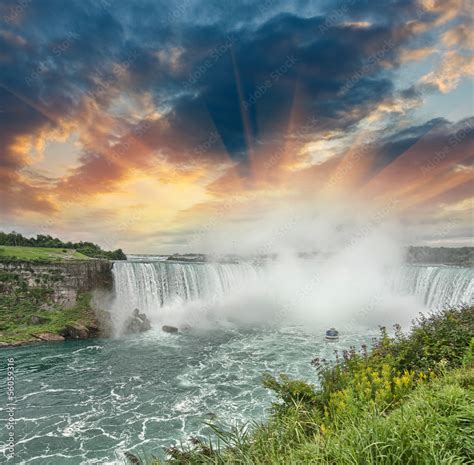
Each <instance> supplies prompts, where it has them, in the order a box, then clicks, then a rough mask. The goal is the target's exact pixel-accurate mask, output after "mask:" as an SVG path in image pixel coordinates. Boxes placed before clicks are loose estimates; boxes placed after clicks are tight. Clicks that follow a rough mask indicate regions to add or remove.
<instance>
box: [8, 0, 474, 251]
mask: <svg viewBox="0 0 474 465" xmlns="http://www.w3.org/2000/svg"><path fill="white" fill-rule="evenodd" d="M472 8H473V7H472V3H471V2H470V1H469V0H466V1H463V0H377V1H375V0H374V1H368V0H319V1H315V0H313V1H306V0H292V1H289V0H287V1H280V0H260V1H254V0H232V1H230V0H206V1H204V0H182V1H170V0H166V1H164V0H153V1H148V0H127V1H122V0H95V1H92V0H69V1H68V2H64V1H60V0H1V1H0V215H1V216H0V229H2V230H4V231H11V230H15V231H18V232H21V233H23V234H26V235H36V234H38V233H40V234H51V235H53V236H59V237H60V238H62V239H64V240H66V241H67V240H72V241H79V240H90V241H94V242H97V243H99V244H100V245H102V246H104V247H106V248H109V249H115V248H118V247H121V248H123V249H124V250H125V251H126V252H129V253H172V252H200V251H205V249H206V247H207V246H209V244H211V245H212V241H213V240H214V239H213V237H214V236H213V234H214V233H215V234H216V235H217V236H219V238H220V239H222V238H224V241H225V240H226V238H227V242H228V244H229V252H232V251H233V249H232V247H234V248H235V246H236V244H238V243H239V242H240V238H242V237H244V236H245V237H249V236H252V237H256V236H259V235H261V232H262V225H265V224H266V225H274V224H277V223H278V221H276V222H275V221H274V219H275V218H279V219H280V220H281V219H282V218H286V220H284V221H283V224H288V218H290V217H291V215H294V214H296V216H297V217H298V218H299V217H303V218H306V219H307V218H309V217H311V215H312V214H313V213H314V214H315V215H321V212H322V211H324V212H326V214H327V212H331V211H334V210H337V211H339V212H340V213H341V215H342V216H344V215H349V214H354V212H355V211H365V212H369V211H370V212H371V213H370V214H371V215H377V212H380V211H386V210H387V209H389V210H390V214H391V215H392V216H394V217H396V219H397V222H398V224H399V225H401V226H400V227H402V228H403V231H404V236H403V237H404V240H405V241H406V242H407V244H408V243H410V244H417V245H433V246H439V245H446V246H463V245H472V244H473V239H472V237H473V226H474V224H473V220H474V216H473V192H474V190H473V189H474V184H473V172H474V171H473V161H474V158H473V155H474V150H473V149H474V132H473V126H474V116H473V115H474V113H473V105H474V94H473V81H472V75H473V71H474V57H473V45H474V32H473V30H474V29H473V28H472V22H473V11H472ZM295 212H296V213H295ZM298 215H299V216H298ZM323 217H324V215H323ZM285 221H286V223H285ZM278 224H281V221H280V223H278ZM305 224H306V223H305ZM308 228H311V225H308ZM279 231H280V232H279V233H278V234H283V233H282V232H281V231H283V232H284V228H283V230H282V229H281V226H280V230H279ZM217 236H216V237H217ZM231 244H232V247H230V245H231ZM305 247H307V245H306V244H305Z"/></svg>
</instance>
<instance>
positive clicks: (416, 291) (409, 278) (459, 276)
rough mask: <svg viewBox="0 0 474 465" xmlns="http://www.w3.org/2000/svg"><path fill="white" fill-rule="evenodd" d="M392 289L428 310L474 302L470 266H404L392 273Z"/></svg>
mask: <svg viewBox="0 0 474 465" xmlns="http://www.w3.org/2000/svg"><path fill="white" fill-rule="evenodd" d="M392 289H393V291H394V292H396V293H397V294H403V295H414V296H415V297H417V298H418V299H419V300H420V301H422V303H423V304H424V305H425V306H426V307H428V308H429V309H432V310H436V309H441V308H445V307H452V306H457V305H474V268H462V267H450V266H423V265H419V266H417V265H406V266H403V267H401V268H400V269H399V270H397V272H395V273H394V276H393V277H392Z"/></svg>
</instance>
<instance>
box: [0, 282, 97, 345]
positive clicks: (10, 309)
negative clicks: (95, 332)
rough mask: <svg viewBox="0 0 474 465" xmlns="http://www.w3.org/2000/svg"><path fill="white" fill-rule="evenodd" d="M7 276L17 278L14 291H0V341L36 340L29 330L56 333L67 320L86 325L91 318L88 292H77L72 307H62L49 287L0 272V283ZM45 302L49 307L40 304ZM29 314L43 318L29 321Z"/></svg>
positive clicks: (70, 322) (91, 320)
mask: <svg viewBox="0 0 474 465" xmlns="http://www.w3.org/2000/svg"><path fill="white" fill-rule="evenodd" d="M7 279H14V280H16V281H17V283H16V285H17V288H16V290H15V291H14V292H0V342H3V343H9V344H10V343H15V342H28V341H37V338H35V337H33V336H32V335H31V334H32V333H35V334H36V333H44V332H48V333H55V334H57V333H59V332H60V331H61V330H62V329H63V328H64V327H65V326H66V325H67V324H72V323H81V324H82V325H84V326H87V325H88V324H90V323H93V322H94V312H93V310H92V309H91V307H90V296H89V295H88V294H84V295H81V296H79V298H78V301H77V303H76V305H75V306H74V307H71V308H62V307H61V306H59V305H55V304H54V303H53V302H52V300H51V290H49V289H47V288H43V287H38V288H33V287H29V286H27V284H26V283H25V282H23V281H22V280H21V278H18V277H17V276H16V275H14V274H11V273H2V274H0V284H2V283H3V281H5V280H7ZM44 304H48V307H49V310H42V309H41V308H40V307H41V306H42V305H44ZM33 315H37V316H40V317H41V318H44V319H45V320H46V321H45V322H44V323H42V324H39V325H32V324H31V317H32V316H33Z"/></svg>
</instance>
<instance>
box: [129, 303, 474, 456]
mask: <svg viewBox="0 0 474 465" xmlns="http://www.w3.org/2000/svg"><path fill="white" fill-rule="evenodd" d="M473 336H474V309H473V308H463V309H460V310H446V311H444V312H441V313H438V314H434V315H430V316H429V317H421V318H420V319H419V320H418V321H417V322H416V324H415V326H414V328H413V329H412V331H411V332H410V334H409V335H404V334H402V333H401V331H400V330H399V329H398V328H396V332H395V336H394V337H389V336H388V335H387V333H386V331H385V330H382V333H381V337H380V339H379V341H378V342H377V343H376V344H375V346H374V347H373V349H372V350H370V351H368V350H367V348H365V347H363V348H362V350H361V351H360V352H359V351H356V350H354V349H352V350H350V351H348V352H345V353H344V354H339V357H338V361H337V363H336V364H335V365H334V364H332V365H330V364H328V363H327V362H326V361H324V360H319V359H315V360H314V361H313V363H312V364H313V367H314V369H316V370H318V372H319V374H320V379H321V385H320V386H319V387H315V386H310V385H308V384H306V383H305V382H302V381H297V380H291V379H289V378H287V377H286V376H280V377H278V378H274V377H272V376H270V375H266V376H265V377H264V381H263V382H264V385H265V386H266V387H267V388H269V389H271V390H272V391H273V392H274V393H275V396H276V400H275V402H274V403H273V405H272V407H271V411H270V418H269V420H268V421H267V422H266V423H264V424H257V425H251V426H250V427H248V428H242V429H240V430H235V429H234V430H228V429H226V428H222V427H217V426H215V425H213V426H211V429H212V430H213V433H212V437H211V439H210V440H208V441H204V440H201V439H197V438H194V439H192V440H191V441H190V443H191V444H190V445H189V446H186V447H184V448H174V447H173V448H171V449H169V450H168V454H169V459H168V461H167V463H170V464H183V465H184V464H242V465H244V464H245V465H248V464H281V465H283V464H284V465H290V464H295V465H297V464H338V465H342V464H361V465H362V464H364V465H365V464H368V463H370V464H384V465H392V464H417V465H418V464H426V465H428V464H435V463H438V464H447V463H449V464H461V463H473V462H472V457H474V442H473V440H472V437H474V406H473V404H474V364H473V363H474V358H473V351H474V340H473ZM308 369H311V367H310V366H308ZM129 458H130V459H131V463H135V464H139V463H141V462H140V461H139V459H137V458H136V457H132V456H130V457H129ZM147 463H148V464H157V463H160V462H159V461H153V460H148V461H147Z"/></svg>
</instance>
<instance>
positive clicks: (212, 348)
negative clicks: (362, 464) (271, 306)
mask: <svg viewBox="0 0 474 465" xmlns="http://www.w3.org/2000/svg"><path fill="white" fill-rule="evenodd" d="M369 339H370V337H369V336H368V335H364V337H362V338H361V337H359V336H358V335H357V334H344V335H343V336H342V337H341V340H340V341H339V342H338V343H336V344H328V343H325V342H324V340H323V331H321V332H320V333H319V332H318V333H316V334H312V333H308V332H305V331H304V330H303V328H300V327H288V328H281V329H268V330H267V329H258V330H257V329H254V330H244V329H222V328H221V329H219V330H213V331H205V332H193V331H191V332H186V333H181V334H178V335H171V334H166V333H163V332H161V331H157V330H153V331H150V332H148V333H146V334H143V335H138V336H133V337H127V338H123V339H119V340H103V339H98V340H85V341H67V342H64V343H48V344H38V345H33V346H27V347H20V348H16V349H3V350H2V351H1V352H0V353H1V360H2V367H1V383H0V388H1V391H0V392H1V393H2V396H3V397H4V398H3V399H2V403H1V404H2V406H3V405H5V404H6V394H5V393H6V376H7V375H6V364H7V362H6V360H7V357H11V356H13V357H14V358H15V368H16V377H15V394H16V427H15V438H16V450H15V458H14V459H12V460H11V463H25V464H36V465H40V464H41V465H43V464H48V465H49V464H58V465H59V464H61V465H68V464H71V465H72V464H108V463H113V464H120V463H125V462H124V461H123V452H124V451H131V452H134V453H138V454H141V455H142V456H143V455H147V456H148V457H150V456H151V455H155V456H159V457H163V448H164V447H167V446H170V445H173V444H177V443H179V441H185V440H186V439H187V438H189V436H191V435H206V425H205V424H204V422H206V421H210V420H212V421H213V422H222V423H225V424H232V423H234V424H235V423H238V424H242V423H244V422H248V421H251V420H254V419H263V418H264V416H265V409H266V407H267V406H268V405H269V402H270V401H271V395H270V393H269V392H268V391H267V390H265V389H264V388H263V387H261V384H260V380H261V375H262V373H263V372H265V371H268V372H271V373H273V374H278V373H280V372H285V373H288V374H290V375H292V376H295V377H299V378H302V379H306V380H308V381H311V382H317V378H316V373H315V371H314V369H313V368H312V367H311V365H310V362H311V360H312V359H313V358H314V357H315V356H323V357H327V358H330V357H332V356H333V352H334V349H335V348H339V349H341V348H348V347H349V346H350V345H353V344H355V345H360V343H361V342H362V341H363V340H365V341H367V340H369ZM1 418H2V422H5V418H6V411H5V409H4V408H3V409H2V412H1ZM2 426H3V425H2ZM2 431H3V433H2V434H3V436H2V443H3V444H4V443H5V440H6V436H5V428H2Z"/></svg>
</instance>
